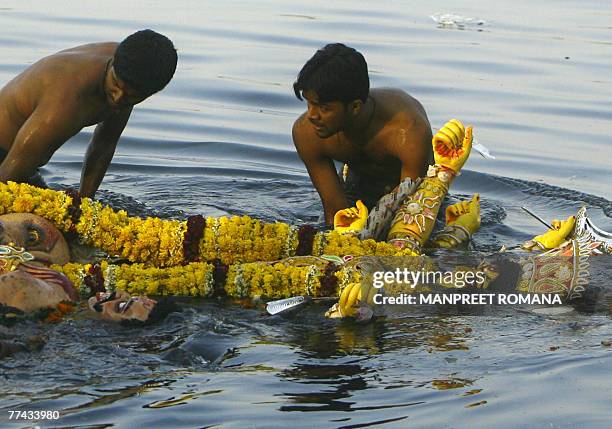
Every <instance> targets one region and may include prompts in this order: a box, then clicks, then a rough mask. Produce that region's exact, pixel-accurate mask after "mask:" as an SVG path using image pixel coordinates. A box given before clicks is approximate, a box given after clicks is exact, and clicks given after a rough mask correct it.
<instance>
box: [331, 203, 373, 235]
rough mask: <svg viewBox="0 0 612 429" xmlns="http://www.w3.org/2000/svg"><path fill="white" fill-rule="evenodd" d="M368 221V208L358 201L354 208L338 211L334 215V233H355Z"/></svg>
mask: <svg viewBox="0 0 612 429" xmlns="http://www.w3.org/2000/svg"><path fill="white" fill-rule="evenodd" d="M367 220H368V208H367V207H366V206H365V204H363V202H361V200H358V201H357V203H356V207H349V208H348V209H343V210H339V211H338V212H336V214H335V215H334V231H337V232H339V233H340V234H346V233H355V232H359V231H361V230H362V229H363V227H364V226H365V224H366V221H367Z"/></svg>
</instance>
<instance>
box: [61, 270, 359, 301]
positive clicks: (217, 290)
mask: <svg viewBox="0 0 612 429" xmlns="http://www.w3.org/2000/svg"><path fill="white" fill-rule="evenodd" d="M323 262H324V265H322V264H321V263H318V264H304V265H298V266H296V265H295V264H291V263H290V262H287V263H283V261H279V262H275V263H263V262H256V263H245V264H234V265H230V266H225V267H223V266H221V265H220V264H209V263H205V262H193V263H190V264H187V265H183V266H175V267H169V268H155V267H147V266H144V265H142V264H132V265H129V264H122V265H114V264H109V263H108V261H102V262H101V263H100V264H94V265H92V264H85V265H83V264H77V263H69V264H66V265H62V266H60V265H52V266H51V268H52V269H54V270H57V271H59V272H61V273H63V274H64V275H65V276H66V277H68V279H70V281H72V283H73V284H74V285H75V287H77V289H78V290H79V292H80V294H81V297H83V298H88V297H89V296H92V295H94V294H95V292H100V291H112V290H116V289H121V290H125V291H126V292H128V293H130V294H134V295H139V294H146V295H179V296H200V297H212V296H215V295H220V294H221V290H222V292H223V294H225V295H228V296H230V297H234V298H254V297H263V298H267V299H277V298H286V297H290V296H295V295H309V296H334V295H336V296H337V295H338V285H339V280H341V281H342V282H343V283H345V282H350V281H358V280H359V279H360V276H359V273H358V272H356V271H354V270H353V269H347V270H346V272H344V268H343V267H339V266H338V265H336V264H335V263H333V262H327V261H323ZM220 283H222V284H220Z"/></svg>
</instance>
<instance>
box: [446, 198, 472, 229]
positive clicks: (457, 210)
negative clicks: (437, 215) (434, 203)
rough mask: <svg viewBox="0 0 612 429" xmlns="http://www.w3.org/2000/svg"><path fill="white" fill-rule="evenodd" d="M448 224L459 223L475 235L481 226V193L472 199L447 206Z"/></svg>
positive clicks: (458, 224)
mask: <svg viewBox="0 0 612 429" xmlns="http://www.w3.org/2000/svg"><path fill="white" fill-rule="evenodd" d="M446 225H457V226H461V227H463V228H465V229H466V230H467V231H468V232H469V233H470V235H473V234H474V233H475V232H476V231H478V229H479V228H480V195H479V194H474V196H473V197H472V199H471V200H470V201H460V202H458V203H456V204H453V205H450V206H448V207H447V208H446Z"/></svg>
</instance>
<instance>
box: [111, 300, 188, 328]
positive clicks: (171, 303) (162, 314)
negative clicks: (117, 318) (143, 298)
mask: <svg viewBox="0 0 612 429" xmlns="http://www.w3.org/2000/svg"><path fill="white" fill-rule="evenodd" d="M179 311H181V308H180V307H179V306H178V305H177V303H176V300H175V299H174V298H171V297H164V298H161V299H160V300H159V301H157V304H155V307H153V310H151V312H150V313H149V317H148V318H147V320H146V321H144V322H143V321H141V320H138V319H129V320H122V321H121V322H120V323H121V325H122V326H132V327H139V326H147V325H153V324H154V323H157V322H160V321H162V320H164V319H165V318H166V316H167V315H168V314H170V313H172V312H179Z"/></svg>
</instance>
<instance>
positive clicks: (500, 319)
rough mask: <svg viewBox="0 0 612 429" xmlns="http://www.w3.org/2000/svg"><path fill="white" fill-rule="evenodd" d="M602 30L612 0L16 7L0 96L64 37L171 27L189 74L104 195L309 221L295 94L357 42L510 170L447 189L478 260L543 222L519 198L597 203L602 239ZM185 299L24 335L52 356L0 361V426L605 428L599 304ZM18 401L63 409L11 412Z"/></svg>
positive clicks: (493, 166)
mask: <svg viewBox="0 0 612 429" xmlns="http://www.w3.org/2000/svg"><path fill="white" fill-rule="evenodd" d="M432 16H433V18H432ZM434 18H435V19H434ZM436 20H438V21H445V22H448V24H447V25H439V24H438V23H437V22H436ZM611 22H612V3H606V2H598V1H592V0H591V1H589V0H587V1H569V0H565V1H551V0H544V1H541V2H537V3H536V2H530V1H525V0H519V1H513V2H502V1H494V2H489V3H482V2H476V1H466V2H454V1H448V0H443V1H440V2H427V1H411V2H408V1H393V0H382V1H379V2H360V1H334V2H329V1H320V0H315V1H311V2H307V3H298V2H284V1H280V0H271V1H268V0H264V1H258V2H253V1H234V0H229V1H224V2H221V1H218V2H213V1H196V0H177V1H176V2H154V1H145V0H138V1H118V0H109V1H104V2H93V1H84V2H68V1H65V0H61V1H53V2H43V1H31V2H30V1H28V2H23V1H17V0H3V1H2V3H0V52H1V53H2V56H1V57H0V84H2V85H3V84H5V83H6V82H8V81H9V80H10V79H11V78H12V77H13V76H15V75H16V74H18V73H19V72H20V71H21V70H23V69H24V68H25V67H27V66H28V65H29V64H31V63H33V62H34V61H36V60H37V59H39V58H40V57H42V56H45V55H48V54H50V53H53V52H55V51H58V50H61V49H64V48H67V47H71V46H75V45H79V44H83V43H89V42H98V41H107V40H116V41H119V40H121V39H123V38H124V37H125V36H127V35H128V34H130V33H132V32H133V31H136V30H138V29H142V28H152V29H155V30H157V31H159V32H162V33H164V34H166V35H167V36H169V37H170V38H171V39H172V40H173V41H174V43H175V45H176V47H177V49H178V51H179V65H178V68H177V72H176V75H175V77H174V79H173V80H172V82H171V83H170V85H169V86H168V87H167V88H166V89H165V90H164V91H163V92H161V93H159V94H156V95H154V96H153V97H151V98H150V99H148V100H146V101H145V102H144V103H142V104H141V105H139V106H137V107H136V108H135V110H134V113H133V114H132V118H131V119H130V122H129V124H128V127H127V128H126V130H125V132H124V134H123V137H122V138H121V141H120V143H119V147H118V149H117V153H116V155H115V158H114V160H113V163H112V166H111V167H110V169H109V171H108V174H107V176H106V178H105V179H104V182H103V183H102V187H101V189H102V191H101V192H100V195H99V196H100V197H102V199H104V200H105V201H107V202H110V203H112V204H113V205H115V206H116V207H118V208H124V209H127V210H129V211H131V212H132V213H137V214H155V215H158V216H162V217H183V216H186V215H191V214H197V213H199V214H202V215H207V216H221V215H228V214H230V215H233V214H249V215H251V216H254V217H257V218H260V219H264V220H266V221H274V220H280V221H284V222H288V223H292V224H302V223H314V224H316V223H318V222H319V221H320V213H321V205H320V202H319V199H318V195H317V193H316V191H315V190H314V189H313V187H312V186H311V184H310V181H309V179H308V176H307V173H306V170H305V168H304V167H303V165H302V163H301V161H300V160H299V158H298V157H297V155H296V153H295V152H294V149H293V144H292V142H291V126H292V124H293V120H294V119H295V118H296V117H297V116H298V115H299V114H300V113H301V112H302V111H303V109H304V104H303V103H302V102H300V101H299V100H297V99H296V98H295V96H294V95H293V90H292V83H293V81H294V79H295V76H296V74H297V72H298V71H299V69H300V68H301V66H302V65H303V63H304V62H305V61H306V60H307V59H308V58H310V56H311V55H312V54H313V53H314V51H315V50H316V49H317V48H319V47H321V46H323V45H324V44H326V43H329V42H337V41H340V42H344V43H346V44H348V45H351V46H353V47H355V48H357V49H359V50H360V51H361V52H363V53H364V55H365V57H366V59H367V61H368V64H369V69H370V73H371V80H372V86H374V87H380V86H391V87H400V88H403V89H405V90H406V91H408V92H409V93H410V94H412V95H413V96H415V97H416V98H418V99H419V100H420V101H421V102H422V104H423V105H424V106H425V108H426V110H427V113H428V115H429V119H430V121H431V124H432V126H433V127H434V129H437V128H439V127H440V126H442V125H443V124H444V122H446V121H447V120H448V119H450V118H452V117H457V118H459V119H462V120H463V121H465V122H466V123H471V124H474V127H475V137H476V139H477V140H478V141H479V142H480V143H481V144H484V145H485V146H486V147H488V148H489V149H490V150H491V152H492V153H493V154H494V155H495V156H496V157H497V159H496V160H494V161H493V160H486V159H483V158H481V157H479V156H478V155H477V154H473V156H472V157H471V158H470V160H469V161H468V163H467V165H466V168H465V171H464V173H463V174H462V175H461V176H460V177H459V178H458V179H457V180H456V181H455V183H454V184H453V187H452V189H451V194H453V195H454V196H456V197H465V196H470V195H471V194H472V193H474V192H479V193H480V195H481V200H482V210H483V227H482V229H481V231H480V232H479V233H478V235H477V236H476V238H475V241H476V247H477V248H479V249H480V250H485V251H492V250H496V249H498V248H499V247H500V246H501V245H502V244H505V245H510V246H511V245H515V244H517V243H520V242H522V241H524V240H526V239H528V238H531V237H532V236H533V235H536V234H539V233H541V232H542V227H541V225H539V224H538V223H537V222H536V221H534V220H533V219H531V218H529V217H528V216H526V215H525V214H524V213H523V212H522V210H521V209H520V207H521V206H527V207H529V208H531V209H532V210H533V211H535V212H536V213H538V214H539V215H540V216H542V217H543V218H545V219H552V218H563V219H564V218H566V217H567V216H569V215H570V214H574V213H575V212H576V210H577V209H578V208H579V207H580V206H582V205H586V206H587V207H588V212H589V216H590V217H591V218H592V219H593V221H594V223H595V224H597V225H598V226H600V227H601V228H603V229H605V230H608V231H612V203H611V202H610V200H611V199H612V188H611V186H610V184H611V183H612V172H611V159H612V139H611V137H610V135H611V133H610V124H611V120H612V103H611V100H610V94H612V91H611V89H612V78H610V76H611V75H610V70H612V37H611V36H612V27H611ZM92 131H93V129H92V128H88V129H85V130H83V131H82V132H81V133H80V134H78V135H77V136H76V137H74V138H73V139H72V140H71V141H69V142H68V143H67V144H66V145H64V146H63V147H62V149H61V150H60V151H58V152H57V153H56V154H55V155H54V157H53V158H52V160H51V162H50V163H49V164H48V165H47V166H46V167H45V168H44V169H43V175H44V177H45V178H46V179H47V181H48V182H49V183H50V184H51V185H52V186H62V185H69V186H70V185H72V186H74V185H76V184H78V180H79V177H80V169H81V161H82V158H83V154H84V151H85V148H86V145H87V142H88V141H89V139H90V137H91V134H92ZM609 278H610V276H609V275H608V276H607V277H605V279H606V280H604V281H602V284H601V285H602V286H604V287H609V286H610V284H609ZM183 307H184V309H185V310H184V311H183V312H182V313H181V314H173V315H171V316H170V317H169V318H168V319H167V320H166V321H165V322H164V323H162V324H160V325H157V326H154V327H152V328H147V329H133V328H132V329H127V328H122V327H119V326H114V325H108V324H105V323H100V322H99V321H98V320H93V319H91V318H89V317H87V316H85V315H83V316H80V315H78V316H77V317H75V318H74V319H72V320H66V321H64V322H62V323H60V324H57V325H51V326H48V325H45V326H40V325H26V326H20V327H18V328H14V330H15V332H13V333H15V334H17V335H23V336H26V335H34V334H37V335H42V336H43V337H45V338H46V339H47V344H46V346H45V347H44V348H43V349H42V351H40V352H36V353H31V354H27V355H25V354H20V355H16V356H13V357H11V358H8V359H5V360H2V361H0V426H2V427H31V426H33V425H38V426H39V427H62V428H77V427H78V428H102V427H121V428H134V427H142V428H158V427H162V428H163V427H167V428H179V427H186V428H203V427H205V428H213V427H214V428H218V427H223V428H240V429H244V428H285V427H296V428H310V427H312V428H328V427H329V428H362V427H385V428H403V427H419V428H421V427H431V428H439V427H457V428H463V427H465V428H472V427H502V428H516V427H527V428H531V427H533V428H569V427H610V425H611V424H612V407H611V403H612V394H610V385H608V382H606V380H609V379H610V377H609V374H610V373H611V372H612V353H611V352H612V347H607V346H605V345H602V341H603V342H604V343H606V342H607V341H610V340H612V323H610V314H611V313H609V312H598V313H595V314H587V313H581V312H579V311H576V310H575V309H573V308H571V307H569V308H567V311H565V312H563V313H561V314H547V313H546V314H540V313H535V312H532V311H527V312H523V311H519V310H514V309H508V311H507V312H504V314H503V315H487V316H468V315H445V314H435V313H432V314H411V313H410V312H405V313H399V314H395V315H394V316H393V317H389V318H387V319H381V320H377V321H376V322H373V323H370V324H366V325H357V324H352V323H339V322H338V321H335V320H328V319H325V318H324V317H323V313H324V312H325V310H326V308H327V307H326V306H323V305H312V306H309V307H306V308H305V309H304V310H303V311H300V312H299V313H297V314H295V315H294V316H293V317H291V318H281V317H270V316H266V315H265V314H264V312H263V311H262V308H259V307H258V308H251V309H245V308H241V307H239V306H236V305H228V304H222V303H214V302H203V301H201V300H200V301H198V300H185V301H184V302H183ZM11 410H58V411H60V414H61V417H60V419H59V420H46V421H38V422H33V421H28V420H19V421H15V420H10V419H9V411H11Z"/></svg>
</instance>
